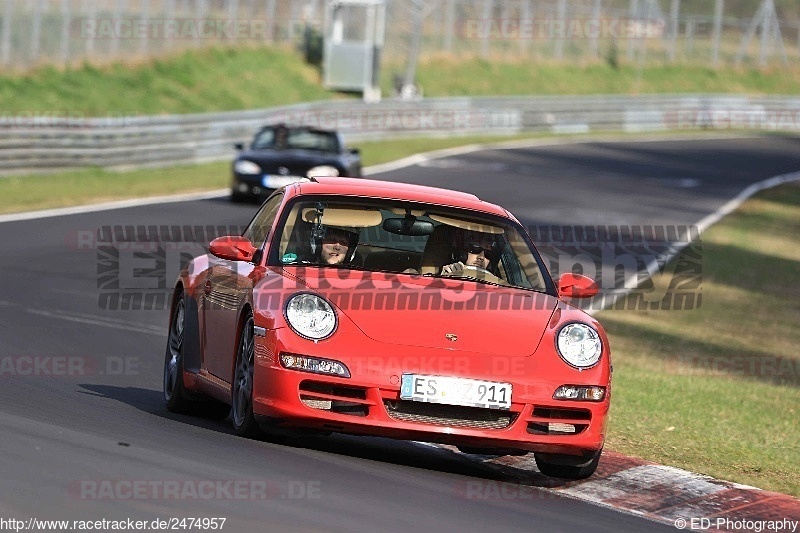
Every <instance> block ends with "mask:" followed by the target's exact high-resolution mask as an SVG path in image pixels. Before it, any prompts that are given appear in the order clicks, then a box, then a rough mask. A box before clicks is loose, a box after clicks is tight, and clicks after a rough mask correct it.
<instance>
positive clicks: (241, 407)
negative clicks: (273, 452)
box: [231, 313, 260, 437]
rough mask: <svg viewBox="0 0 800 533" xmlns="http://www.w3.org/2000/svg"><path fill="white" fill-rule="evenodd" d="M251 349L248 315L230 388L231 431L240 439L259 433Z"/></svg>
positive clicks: (251, 327)
mask: <svg viewBox="0 0 800 533" xmlns="http://www.w3.org/2000/svg"><path fill="white" fill-rule="evenodd" d="M253 348H254V345H253V315H252V313H248V314H247V315H245V319H244V321H243V324H242V330H241V332H240V333H239V344H238V347H237V349H236V365H235V367H234V371H233V384H232V387H231V418H232V420H233V431H234V433H236V434H237V435H239V436H240V437H255V436H257V435H258V434H259V433H260V431H259V427H258V423H257V422H256V420H255V417H254V416H253V371H254V366H253V363H254V357H253V354H254V349H253Z"/></svg>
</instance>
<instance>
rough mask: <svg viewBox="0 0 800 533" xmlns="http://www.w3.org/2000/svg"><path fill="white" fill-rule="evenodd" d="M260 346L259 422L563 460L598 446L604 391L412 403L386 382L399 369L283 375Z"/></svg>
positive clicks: (541, 383)
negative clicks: (495, 404)
mask: <svg viewBox="0 0 800 533" xmlns="http://www.w3.org/2000/svg"><path fill="white" fill-rule="evenodd" d="M259 341H262V343H261V344H260V343H259ZM265 344H266V343H264V342H263V339H258V340H257V341H256V356H257V357H256V361H257V362H256V374H255V384H254V396H253V402H254V409H253V412H254V414H255V415H256V416H257V417H258V418H259V419H261V420H262V421H263V422H265V423H272V424H279V425H281V426H283V427H293V428H310V429H316V430H322V431H334V432H339V433H348V434H354V435H368V436H380V437H389V438H396V439H405V440H420V441H426V442H437V443H442V444H451V445H456V446H462V447H470V448H487V449H494V448H499V449H508V450H521V451H526V452H546V453H554V454H567V455H585V454H586V453H587V452H593V451H597V450H599V449H601V448H602V446H603V442H604V440H605V431H606V419H607V415H608V408H609V399H610V391H609V390H608V389H607V393H606V397H605V399H604V400H603V401H600V402H588V401H586V402H584V401H558V400H553V399H552V394H553V392H554V391H555V389H556V388H557V387H558V386H559V385H562V384H564V383H563V382H562V381H561V379H560V378H558V377H553V378H550V379H541V380H536V381H535V382H533V381H522V380H519V379H514V380H512V384H513V388H514V391H515V392H514V395H513V397H512V405H511V408H510V409H508V410H501V409H481V408H475V407H460V406H451V405H444V404H436V403H424V402H413V401H409V400H401V399H400V386H399V383H397V384H396V385H393V384H392V383H391V382H390V381H391V380H392V378H394V377H396V375H395V374H394V373H395V372H396V371H399V369H391V370H387V371H386V372H385V373H384V375H382V376H373V377H365V376H360V377H359V376H357V375H354V376H353V378H349V379H348V378H339V377H332V376H326V375H319V374H312V373H308V372H299V371H295V370H288V369H285V368H283V367H282V366H280V363H278V362H277V359H278V358H277V357H276V355H277V354H279V353H280V350H278V351H275V352H271V351H270V350H269V349H268V348H267V347H266V345H265ZM273 354H274V355H273ZM526 359H532V358H526ZM411 370H413V369H411ZM465 377H466V376H465ZM495 377H497V376H495ZM598 384H600V385H604V386H607V385H608V384H607V383H606V384H603V383H598ZM548 391H549V392H548Z"/></svg>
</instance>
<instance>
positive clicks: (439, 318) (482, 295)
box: [309, 278, 558, 357]
mask: <svg viewBox="0 0 800 533" xmlns="http://www.w3.org/2000/svg"><path fill="white" fill-rule="evenodd" d="M426 281H427V282H428V284H427V285H421V286H419V287H415V286H413V285H408V286H406V285H401V286H399V287H398V286H397V284H394V286H392V287H381V288H376V287H372V286H371V287H369V288H367V287H351V288H348V289H346V290H345V289H339V290H330V289H328V290H320V289H318V288H317V289H315V292H317V293H318V294H320V295H321V296H324V297H325V298H327V299H328V301H330V302H331V303H332V304H333V305H334V307H336V310H337V312H339V313H341V314H344V315H346V316H347V317H348V318H349V319H350V320H351V321H352V322H353V323H354V324H355V325H356V326H357V327H358V328H359V329H360V330H361V331H362V332H363V333H364V335H366V336H367V337H369V338H371V339H373V340H375V341H378V342H384V343H388V344H392V345H400V346H409V347H426V348H439V349H446V350H455V351H465V352H473V353H483V354H486V355H502V356H512V357H525V356H530V355H532V354H533V353H534V352H535V351H536V348H537V346H538V345H539V341H540V340H541V338H542V335H543V334H544V330H545V328H546V327H547V324H548V321H549V320H550V317H551V316H552V314H553V311H554V309H555V307H556V305H557V302H558V301H557V300H556V299H555V298H553V297H552V296H549V295H547V294H543V293H538V292H533V291H528V290H522V289H514V288H510V287H498V286H496V285H484V284H480V283H475V282H470V281H457V282H453V281H452V280H441V279H435V278H428V280H426ZM309 285H313V283H311V284H309ZM362 285H366V284H362ZM370 285H371V284H370Z"/></svg>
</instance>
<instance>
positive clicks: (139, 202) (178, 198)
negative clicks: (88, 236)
mask: <svg viewBox="0 0 800 533" xmlns="http://www.w3.org/2000/svg"><path fill="white" fill-rule="evenodd" d="M229 193H230V190H229V189H217V190H215V191H206V192H200V193H192V194H174V195H168V196H151V197H149V198H133V199H131V200H119V201H115V202H104V203H102V204H89V205H79V206H75V207H60V208H58V209H44V210H41V211H26V212H24V213H10V214H8V215H0V223H2V222H19V221H22V220H34V219H39V218H49V217H62V216H67V215H81V214H84V213H94V212H96V211H109V210H111V209H125V208H128V207H141V206H145V205H156V204H169V203H175V202H192V201H196V200H209V199H211V198H219V197H221V196H226V195H227V194H229Z"/></svg>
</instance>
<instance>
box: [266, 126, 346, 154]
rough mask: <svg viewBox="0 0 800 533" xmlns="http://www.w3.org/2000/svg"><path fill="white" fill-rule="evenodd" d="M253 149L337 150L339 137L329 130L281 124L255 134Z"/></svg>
mask: <svg viewBox="0 0 800 533" xmlns="http://www.w3.org/2000/svg"><path fill="white" fill-rule="evenodd" d="M252 149H253V150H268V149H275V150H317V151H320V152H333V153H338V152H339V139H338V138H337V136H336V134H335V133H334V132H331V131H320V130H313V129H309V128H290V127H286V126H282V125H278V126H271V127H268V128H264V129H263V130H261V131H260V132H258V133H257V134H256V137H255V139H254V140H253V145H252Z"/></svg>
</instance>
